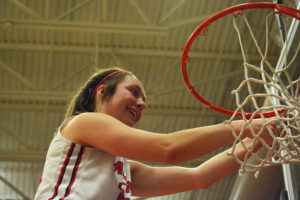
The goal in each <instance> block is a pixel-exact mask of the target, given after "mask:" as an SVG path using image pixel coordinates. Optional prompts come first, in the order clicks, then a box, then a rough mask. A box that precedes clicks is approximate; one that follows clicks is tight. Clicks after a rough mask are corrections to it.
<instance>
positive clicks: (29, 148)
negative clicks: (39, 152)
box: [0, 123, 35, 150]
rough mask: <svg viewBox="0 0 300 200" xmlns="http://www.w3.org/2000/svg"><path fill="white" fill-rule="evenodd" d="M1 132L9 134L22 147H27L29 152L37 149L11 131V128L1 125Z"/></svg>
mask: <svg viewBox="0 0 300 200" xmlns="http://www.w3.org/2000/svg"><path fill="white" fill-rule="evenodd" d="M0 130H2V131H4V133H6V134H8V135H9V136H11V137H12V138H13V139H14V140H15V141H16V142H18V143H19V144H20V145H22V146H23V147H25V148H26V149H28V150H35V148H34V147H33V146H32V145H31V144H28V143H27V142H25V141H24V140H23V139H22V138H20V137H19V136H18V135H17V134H15V133H14V132H13V131H11V130H10V129H9V128H7V127H6V126H4V125H3V124H1V123H0Z"/></svg>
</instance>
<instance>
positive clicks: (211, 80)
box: [147, 69, 244, 99]
mask: <svg viewBox="0 0 300 200" xmlns="http://www.w3.org/2000/svg"><path fill="white" fill-rule="evenodd" d="M243 73H244V70H243V69H242V70H237V71H234V72H229V73H227V74H221V75H219V76H215V77H212V78H207V79H203V80H201V81H196V82H194V83H193V86H194V87H195V86H198V85H206V86H207V85H208V84H210V83H215V82H216V81H219V80H223V81H224V80H225V79H229V78H234V77H235V76H241V75H243ZM186 89H187V86H186V85H182V86H178V87H174V88H170V89H167V90H162V91H159V92H156V93H152V94H151V95H148V96H147V98H148V99H149V98H150V99H152V98H156V97H159V96H163V95H168V94H172V93H176V92H178V91H181V90H186Z"/></svg>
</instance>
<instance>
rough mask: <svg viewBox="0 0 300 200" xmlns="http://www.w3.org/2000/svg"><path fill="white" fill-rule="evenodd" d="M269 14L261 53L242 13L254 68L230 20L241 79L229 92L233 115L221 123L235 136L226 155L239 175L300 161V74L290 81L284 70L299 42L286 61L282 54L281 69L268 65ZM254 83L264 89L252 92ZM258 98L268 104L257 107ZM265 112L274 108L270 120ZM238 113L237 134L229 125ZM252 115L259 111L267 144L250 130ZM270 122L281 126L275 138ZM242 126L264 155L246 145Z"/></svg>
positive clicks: (299, 45) (293, 58)
mask: <svg viewBox="0 0 300 200" xmlns="http://www.w3.org/2000/svg"><path fill="white" fill-rule="evenodd" d="M272 14H274V13H270V14H269V15H268V16H267V17H266V46H265V51H264V52H262V50H261V48H260V47H259V46H258V43H257V40H256V39H255V37H254V34H253V32H252V29H251V27H250V25H249V23H248V21H247V19H246V18H245V17H244V16H243V15H242V17H243V19H244V21H245V24H246V26H247V28H248V30H249V33H250V35H251V39H252V40H253V42H254V44H255V46H256V48H257V50H258V52H259V54H260V56H261V62H260V66H258V67H257V66H254V65H252V64H250V63H248V62H247V60H246V56H245V52H244V48H243V43H242V40H241V34H240V31H239V28H238V27H237V24H236V19H235V18H236V17H234V19H233V24H234V28H235V30H236V31H237V35H238V38H239V43H240V46H241V51H242V55H243V59H244V64H243V65H244V71H245V80H244V81H242V82H241V83H240V85H239V86H238V87H237V89H236V90H234V91H232V93H233V94H234V95H235V97H236V104H237V108H236V110H235V112H234V114H233V116H232V117H231V118H230V119H229V120H228V121H226V122H225V123H227V124H229V125H230V126H231V128H232V132H233V135H234V137H235V142H234V144H233V150H232V152H231V153H230V155H232V156H233V157H234V158H235V159H236V160H237V162H239V163H240V164H241V169H240V174H243V173H246V172H255V176H258V174H259V172H260V170H261V169H262V168H264V167H268V166H273V165H281V164H284V163H297V164H300V97H299V92H300V77H298V78H297V80H292V79H291V76H290V74H289V72H288V71H289V69H290V66H291V65H292V63H293V62H294V61H295V60H296V56H297V54H298V52H299V48H300V44H298V47H297V50H296V53H295V55H294V56H292V58H291V59H290V61H289V62H288V61H287V57H288V56H287V53H286V55H285V64H284V67H283V69H282V70H280V71H276V70H275V68H273V67H272V66H271V64H270V62H269V61H268V60H267V53H268V43H269V36H268V35H269V30H268V20H269V17H270V16H271V15H272ZM287 40H288V39H287ZM299 67H300V66H299ZM250 71H252V72H253V71H255V72H256V73H260V74H261V75H260V78H254V77H251V76H250ZM280 75H284V76H285V79H286V80H287V81H285V82H284V81H283V80H282V79H281V77H280ZM254 83H255V84H256V85H261V86H262V87H263V89H264V92H260V93H255V92H253V89H252V85H253V84H254ZM242 90H247V91H248V93H249V95H248V96H247V97H246V98H244V99H243V100H242V101H241V98H240V96H241V95H240V93H241V91H242ZM274 91H275V92H274ZM261 98H264V99H265V102H266V101H267V102H268V105H266V103H265V104H264V105H263V106H259V103H258V101H257V100H258V99H261ZM279 102H280V104H279ZM249 104H251V106H252V107H253V108H254V110H255V111H254V113H253V115H252V117H251V118H250V119H247V118H246V115H245V113H246V112H245V109H244V107H245V106H246V105H249ZM281 109H285V111H284V114H281V115H280V114H279V112H278V110H281ZM269 111H274V112H275V116H274V118H272V119H271V120H266V118H265V117H264V115H263V114H262V113H263V112H269ZM238 112H240V113H242V119H243V120H244V122H245V125H244V127H243V129H242V131H241V133H236V132H235V131H234V129H233V126H232V124H231V122H232V121H233V120H234V119H236V118H237V113H238ZM255 114H259V115H260V117H261V118H262V119H263V120H265V126H264V127H263V129H264V128H266V129H267V130H268V131H269V133H270V135H271V136H272V137H273V139H274V141H273V144H272V145H271V146H270V145H268V144H267V143H266V142H265V141H264V140H263V139H262V138H261V137H260V135H261V133H262V131H259V132H258V133H256V132H254V131H253V128H252V127H251V125H250V123H251V121H252V120H253V118H254V115H255ZM274 121H276V123H277V122H278V125H279V126H280V127H281V128H282V131H281V133H280V136H277V137H276V136H275V135H274V134H273V132H272V130H271V128H270V127H269V125H270V123H272V122H274ZM245 128H249V129H250V130H251V133H252V135H253V142H257V141H259V142H260V143H261V144H262V145H263V148H264V149H265V150H266V153H265V155H260V154H259V153H255V152H254V151H253V149H248V148H246V145H245V144H244V143H243V141H242V138H243V134H244V130H245ZM238 143H241V144H242V146H243V147H244V149H245V150H246V152H247V153H246V156H245V159H244V160H240V159H239V158H238V157H237V156H236V155H235V153H234V151H235V147H236V145H237V144H238ZM250 157H252V158H251V159H252V160H251V159H250V160H249V158H250Z"/></svg>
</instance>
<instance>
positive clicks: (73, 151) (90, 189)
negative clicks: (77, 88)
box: [34, 128, 131, 200]
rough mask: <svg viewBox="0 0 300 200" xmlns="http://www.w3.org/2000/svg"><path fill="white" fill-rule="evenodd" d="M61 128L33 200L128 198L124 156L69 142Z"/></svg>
mask: <svg viewBox="0 0 300 200" xmlns="http://www.w3.org/2000/svg"><path fill="white" fill-rule="evenodd" d="M60 129H61V128H59V130H58V133H57V134H56V136H55V137H54V138H53V140H52V142H51V144H50V147H49V149H48V153H47V156H46V162H45V166H44V170H43V174H42V177H41V180H40V183H39V186H38V190H37V193H36V195H35V198H34V199H35V200H47V199H49V200H50V199H61V200H63V199H65V200H68V199H69V200H122V199H126V200H127V199H128V200H129V199H130V196H131V176H130V166H129V163H128V161H127V160H126V159H124V158H121V157H117V156H114V155H111V154H108V153H106V152H104V151H101V150H99V149H97V148H93V147H87V146H82V145H78V144H75V143H72V142H71V141H69V140H68V139H66V138H64V137H63V136H62V135H61V133H60Z"/></svg>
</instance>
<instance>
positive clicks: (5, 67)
mask: <svg viewBox="0 0 300 200" xmlns="http://www.w3.org/2000/svg"><path fill="white" fill-rule="evenodd" d="M0 68H2V69H3V70H4V71H7V72H8V73H9V74H11V75H12V76H13V77H15V78H16V79H18V80H19V81H21V82H22V83H24V85H26V86H27V87H29V88H30V89H33V90H37V87H36V86H35V85H34V84H32V83H31V82H30V81H29V80H27V79H26V78H24V77H23V76H22V75H21V74H19V73H18V72H16V71H15V70H13V69H12V68H11V67H9V66H8V65H7V64H6V63H4V62H3V61H2V60H0Z"/></svg>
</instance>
